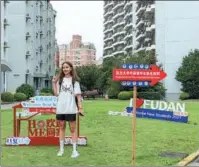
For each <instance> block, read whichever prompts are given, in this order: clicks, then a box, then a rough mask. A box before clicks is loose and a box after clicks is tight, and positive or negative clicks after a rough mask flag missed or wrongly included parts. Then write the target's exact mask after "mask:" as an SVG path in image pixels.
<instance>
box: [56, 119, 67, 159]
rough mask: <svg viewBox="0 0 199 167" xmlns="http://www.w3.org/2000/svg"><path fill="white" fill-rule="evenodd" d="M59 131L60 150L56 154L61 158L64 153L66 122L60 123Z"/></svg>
mask: <svg viewBox="0 0 199 167" xmlns="http://www.w3.org/2000/svg"><path fill="white" fill-rule="evenodd" d="M60 125H61V126H60V130H59V144H60V150H59V152H58V153H57V156H62V155H63V153H64V137H65V129H66V122H65V121H60Z"/></svg>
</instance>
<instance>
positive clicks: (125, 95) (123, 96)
mask: <svg viewBox="0 0 199 167" xmlns="http://www.w3.org/2000/svg"><path fill="white" fill-rule="evenodd" d="M132 97H133V93H132V91H122V92H120V93H119V94H118V99H119V100H130V98H132Z"/></svg>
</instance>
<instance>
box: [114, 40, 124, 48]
mask: <svg viewBox="0 0 199 167" xmlns="http://www.w3.org/2000/svg"><path fill="white" fill-rule="evenodd" d="M123 44H125V41H116V42H115V43H114V44H113V46H114V47H115V46H118V45H123Z"/></svg>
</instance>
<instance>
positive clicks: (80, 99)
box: [77, 94, 82, 109]
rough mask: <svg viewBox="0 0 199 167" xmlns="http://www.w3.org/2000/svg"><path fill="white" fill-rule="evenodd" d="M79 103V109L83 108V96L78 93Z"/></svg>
mask: <svg viewBox="0 0 199 167" xmlns="http://www.w3.org/2000/svg"><path fill="white" fill-rule="evenodd" d="M77 105H78V108H79V109H82V96H81V94H78V95H77Z"/></svg>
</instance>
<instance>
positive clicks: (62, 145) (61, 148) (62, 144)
mask: <svg viewBox="0 0 199 167" xmlns="http://www.w3.org/2000/svg"><path fill="white" fill-rule="evenodd" d="M59 142H60V143H59V144H60V151H64V140H60V141H59Z"/></svg>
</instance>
